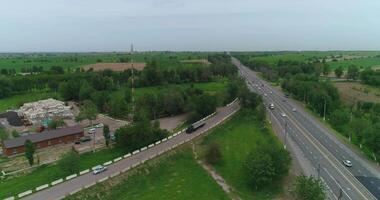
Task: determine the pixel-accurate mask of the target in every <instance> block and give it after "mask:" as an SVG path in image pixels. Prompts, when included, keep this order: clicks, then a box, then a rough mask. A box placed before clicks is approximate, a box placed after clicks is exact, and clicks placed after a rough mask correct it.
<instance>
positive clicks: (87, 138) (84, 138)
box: [79, 135, 91, 142]
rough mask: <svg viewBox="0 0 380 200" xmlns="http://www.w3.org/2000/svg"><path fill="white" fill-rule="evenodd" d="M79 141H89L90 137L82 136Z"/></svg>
mask: <svg viewBox="0 0 380 200" xmlns="http://www.w3.org/2000/svg"><path fill="white" fill-rule="evenodd" d="M79 141H80V142H87V141H91V137H90V136H88V135H87V136H83V137H81V138H80V139H79Z"/></svg>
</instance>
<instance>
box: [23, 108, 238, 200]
mask: <svg viewBox="0 0 380 200" xmlns="http://www.w3.org/2000/svg"><path fill="white" fill-rule="evenodd" d="M239 108H240V106H239V102H238V101H235V102H234V103H232V104H231V105H230V106H225V107H222V108H218V110H217V112H216V114H215V115H214V116H212V117H210V118H208V119H206V120H205V125H204V126H203V127H202V128H200V129H198V130H197V131H195V132H193V133H191V134H186V133H180V134H179V135H177V136H175V137H173V138H171V139H168V140H166V141H164V142H161V143H160V144H157V145H155V146H153V147H151V148H148V149H147V150H144V151H141V152H140V153H137V154H134V155H132V156H130V157H128V158H125V159H122V160H121V161H119V162H116V163H113V164H111V165H109V166H107V170H106V171H105V172H103V173H100V174H98V175H93V174H92V173H87V174H85V175H82V176H78V177H77V178H74V179H71V180H68V181H65V182H63V183H60V184H58V185H55V186H52V187H49V188H47V189H45V190H42V191H40V192H36V193H33V194H31V195H29V196H27V197H25V198H24V199H27V200H55V199H62V198H64V197H65V196H67V195H70V194H73V193H75V192H78V191H79V190H81V189H83V188H87V187H91V186H92V185H93V184H95V183H96V182H99V181H101V180H103V179H104V178H106V177H109V176H116V175H118V174H119V173H123V172H125V171H128V170H129V169H131V168H133V167H135V166H137V165H139V164H141V163H143V162H145V161H147V160H149V159H152V158H155V157H156V156H159V155H161V154H163V153H165V152H167V151H169V150H171V149H173V148H175V147H177V146H179V145H181V144H183V143H185V142H188V141H190V140H192V139H194V138H196V137H198V136H200V135H202V134H204V133H206V132H207V131H208V130H210V129H211V128H213V127H214V126H216V125H218V124H219V123H221V122H223V121H224V120H226V119H227V118H229V117H230V116H231V115H233V114H234V113H235V112H236V111H238V110H239Z"/></svg>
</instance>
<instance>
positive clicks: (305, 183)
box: [295, 175, 326, 200]
mask: <svg viewBox="0 0 380 200" xmlns="http://www.w3.org/2000/svg"><path fill="white" fill-rule="evenodd" d="M295 196H296V198H297V199H299V200H324V199H326V192H325V185H324V184H323V182H322V181H321V180H318V179H315V178H314V177H313V176H309V177H307V176H304V175H301V176H298V177H297V180H296V183H295Z"/></svg>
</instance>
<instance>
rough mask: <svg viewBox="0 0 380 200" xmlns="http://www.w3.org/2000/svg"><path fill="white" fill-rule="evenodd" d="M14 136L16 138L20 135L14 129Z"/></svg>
mask: <svg viewBox="0 0 380 200" xmlns="http://www.w3.org/2000/svg"><path fill="white" fill-rule="evenodd" d="M12 136H13V137H14V138H17V137H20V133H18V132H17V131H16V130H13V131H12Z"/></svg>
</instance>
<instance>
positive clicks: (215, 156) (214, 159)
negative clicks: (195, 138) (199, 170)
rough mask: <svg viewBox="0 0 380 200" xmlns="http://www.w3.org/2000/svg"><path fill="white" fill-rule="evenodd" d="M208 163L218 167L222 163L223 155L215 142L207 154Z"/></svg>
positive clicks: (210, 145) (209, 147)
mask: <svg viewBox="0 0 380 200" xmlns="http://www.w3.org/2000/svg"><path fill="white" fill-rule="evenodd" d="M206 161H207V163H209V164H211V165H216V164H218V163H220V162H221V161H222V153H221V152H220V147H219V144H218V143H216V142H213V143H211V144H209V145H208V148H207V152H206Z"/></svg>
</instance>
